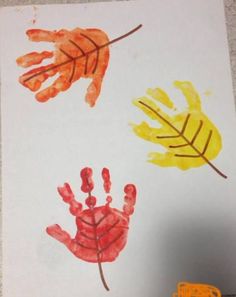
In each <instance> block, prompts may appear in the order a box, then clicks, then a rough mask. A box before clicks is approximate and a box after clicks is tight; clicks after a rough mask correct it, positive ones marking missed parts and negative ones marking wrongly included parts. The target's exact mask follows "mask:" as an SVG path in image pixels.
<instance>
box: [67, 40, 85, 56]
mask: <svg viewBox="0 0 236 297" xmlns="http://www.w3.org/2000/svg"><path fill="white" fill-rule="evenodd" d="M69 42H70V43H72V44H73V45H74V46H75V47H77V49H78V50H80V51H81V53H82V54H83V55H84V56H85V51H84V50H83V49H82V47H81V46H79V45H78V44H77V43H76V42H74V41H73V40H71V39H69Z"/></svg>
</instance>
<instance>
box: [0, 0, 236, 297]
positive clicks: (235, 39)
mask: <svg viewBox="0 0 236 297" xmlns="http://www.w3.org/2000/svg"><path fill="white" fill-rule="evenodd" d="M108 1H110V0H108ZM108 1H106V0H103V2H108ZM196 1H197V0H196ZM86 2H100V1H96V0H91V1H89V0H88V1H73V0H0V5H1V6H14V5H30V4H46V3H47V4H54V3H86ZM224 3H225V15H226V25H227V32H228V42H229V54H230V60H231V69H232V78H233V79H232V81H233V86H234V97H235V99H236V0H225V1H224ZM198 227H199V226H198ZM179 229H181V226H178V225H176V226H175V227H174V228H173V230H169V232H170V233H172V236H170V237H169V238H172V239H170V240H174V238H175V234H176V230H179ZM200 229H201V230H200ZM200 229H198V230H196V232H195V235H196V236H197V237H198V240H194V238H192V237H193V234H192V235H190V234H182V235H181V236H182V240H181V242H182V244H185V247H183V246H179V247H178V248H177V249H175V253H174V255H173V253H172V252H171V251H166V253H167V254H169V255H172V256H173V259H172V258H171V257H170V258H169V261H170V262H172V263H176V267H179V266H181V259H179V258H178V255H176V252H177V250H179V251H181V250H182V249H183V248H186V243H189V248H187V250H189V251H191V250H192V249H191V245H192V242H191V241H192V240H193V242H194V241H195V242H202V245H204V243H205V242H206V238H207V237H208V235H209V233H212V232H213V233H214V232H217V233H218V234H219V241H218V242H216V244H217V245H218V244H219V245H221V246H222V247H223V246H224V234H222V232H221V226H220V225H218V226H214V230H213V229H212V226H211V227H209V228H206V226H204V224H203V225H202V226H201V227H200ZM222 230H223V229H222ZM216 237H217V236H216ZM169 246H172V244H169ZM192 251H193V250H192ZM200 251H202V248H200ZM199 256H201V255H199ZM202 256H204V255H202ZM188 257H191V255H186V258H188ZM226 257H227V255H226ZM173 261H174V262H173ZM223 263H224V259H219V263H218V265H217V266H218V267H219V269H220V267H221V266H222V265H223ZM227 263H229V259H227ZM185 265H186V262H185ZM167 266H168V265H167ZM231 269H233V268H232V266H231V267H229V274H230V270H231ZM234 269H235V268H234ZM190 270H191V268H190ZM172 273H173V272H172ZM218 275H220V274H218ZM202 277H203V276H202V275H201V278H202ZM206 278H207V271H206ZM153 281H155V280H153ZM231 281H232V280H229V279H227V278H224V276H223V275H222V277H221V279H219V280H218V284H222V283H224V287H227V283H228V282H229V283H228V286H229V287H232V283H231ZM216 285H217V284H216ZM222 293H223V294H230V293H236V292H231V291H227V292H222ZM1 296H2V294H1Z"/></svg>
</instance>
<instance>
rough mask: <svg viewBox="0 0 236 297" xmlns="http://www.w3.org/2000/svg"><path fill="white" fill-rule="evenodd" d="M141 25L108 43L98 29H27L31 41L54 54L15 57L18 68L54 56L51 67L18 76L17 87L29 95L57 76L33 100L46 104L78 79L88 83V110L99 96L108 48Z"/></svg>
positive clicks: (32, 53)
mask: <svg viewBox="0 0 236 297" xmlns="http://www.w3.org/2000/svg"><path fill="white" fill-rule="evenodd" d="M141 26H142V25H139V26H138V27H136V28H134V29H133V30H131V31H130V32H128V33H126V34H124V35H122V36H120V37H118V38H115V39H113V40H110V41H109V39H108V37H107V35H106V33H105V32H103V31H102V30H99V29H81V28H76V29H74V30H72V31H68V30H64V29H63V30H60V31H46V30H41V29H30V30H27V31H26V34H27V35H28V37H29V39H30V40H31V41H36V42H40V41H47V42H53V43H54V45H55V51H54V53H53V52H47V51H43V52H42V53H37V52H31V53H28V54H26V55H24V56H21V57H19V58H18V59H17V60H16V62H17V64H18V65H19V66H22V67H30V66H32V65H36V64H40V63H41V62H42V61H43V60H44V59H48V58H52V57H53V56H54V63H52V64H48V65H46V66H40V67H38V68H34V69H32V70H30V71H28V72H26V73H24V74H23V75H22V76H20V78H19V81H20V83H21V84H22V85H23V86H25V87H26V88H28V89H30V90H31V91H33V92H35V91H38V90H39V89H40V87H41V85H42V83H43V82H44V81H46V80H47V79H48V78H49V77H51V76H54V75H56V74H57V73H58V74H59V77H58V78H57V79H56V80H55V81H54V82H53V84H52V85H51V86H49V87H47V88H45V89H43V90H41V91H39V92H37V93H36V95H35V98H36V99H37V100H38V101H40V102H45V101H48V100H49V99H50V98H53V97H55V96H56V95H57V94H58V93H59V92H62V91H66V90H67V89H69V88H70V86H71V85H72V84H73V83H74V82H76V81H77V80H79V79H80V78H81V77H84V78H90V79H92V82H91V84H90V85H89V87H88V89H87V94H86V97H85V99H86V101H87V103H88V104H89V105H90V106H91V107H92V106H94V105H95V103H96V100H97V98H98V96H99V94H100V90H101V85H102V81H103V77H104V75H105V72H106V69H107V66H108V63H109V45H110V44H113V43H115V42H117V41H119V40H121V39H123V38H125V37H127V36H129V35H130V34H132V33H134V32H135V31H137V30H138V29H140V28H141Z"/></svg>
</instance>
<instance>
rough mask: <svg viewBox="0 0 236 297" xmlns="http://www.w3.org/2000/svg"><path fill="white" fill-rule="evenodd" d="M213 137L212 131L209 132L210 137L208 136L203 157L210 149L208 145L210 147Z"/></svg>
mask: <svg viewBox="0 0 236 297" xmlns="http://www.w3.org/2000/svg"><path fill="white" fill-rule="evenodd" d="M211 136H212V130H210V132H209V135H208V138H207V141H206V144H205V146H204V149H203V151H202V155H203V156H204V155H205V152H206V150H207V148H208V145H209V143H210V140H211Z"/></svg>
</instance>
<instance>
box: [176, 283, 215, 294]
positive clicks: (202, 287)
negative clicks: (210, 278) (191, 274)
mask: <svg viewBox="0 0 236 297" xmlns="http://www.w3.org/2000/svg"><path fill="white" fill-rule="evenodd" d="M172 297H221V292H220V290H219V289H217V288H216V287H213V286H210V285H207V284H191V283H184V282H181V283H179V284H178V287H177V292H175V293H174V294H173V295H172Z"/></svg>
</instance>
